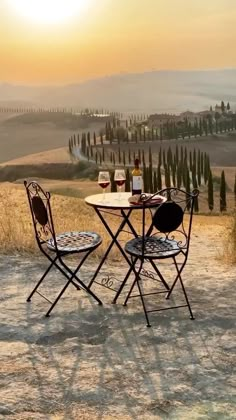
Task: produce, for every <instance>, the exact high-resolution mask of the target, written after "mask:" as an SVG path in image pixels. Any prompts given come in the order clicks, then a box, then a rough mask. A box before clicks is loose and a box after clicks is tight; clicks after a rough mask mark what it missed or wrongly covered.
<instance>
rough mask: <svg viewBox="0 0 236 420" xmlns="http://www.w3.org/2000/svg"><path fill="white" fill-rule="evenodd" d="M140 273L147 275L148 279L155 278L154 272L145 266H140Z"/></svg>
mask: <svg viewBox="0 0 236 420" xmlns="http://www.w3.org/2000/svg"><path fill="white" fill-rule="evenodd" d="M140 274H141V276H144V277H148V278H149V279H152V280H154V279H155V275H154V273H153V272H152V271H150V270H147V269H146V268H142V270H141V273H140Z"/></svg>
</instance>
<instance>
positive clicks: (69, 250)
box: [24, 181, 102, 317]
mask: <svg viewBox="0 0 236 420" xmlns="http://www.w3.org/2000/svg"><path fill="white" fill-rule="evenodd" d="M24 186H25V189H26V192H27V197H28V201H29V206H30V211H31V216H32V221H33V226H34V232H35V238H36V241H37V244H38V247H39V249H40V251H41V252H42V253H43V254H44V255H45V257H46V258H47V259H48V260H49V261H50V265H49V266H48V268H47V269H46V271H45V273H44V274H43V276H42V277H41V278H40V280H39V281H38V283H37V284H36V286H35V287H34V289H33V290H32V292H31V293H30V295H29V297H28V298H27V301H28V302H29V301H30V300H31V298H32V296H33V295H34V293H38V294H39V295H40V296H42V297H43V298H44V299H45V300H47V301H48V302H49V303H51V307H50V308H49V310H48V311H47V313H46V316H47V317H48V316H49V315H50V313H51V311H52V309H53V308H54V306H55V305H56V304H57V302H58V301H59V299H60V298H61V297H62V295H63V294H64V292H65V291H66V289H67V287H68V286H69V285H70V284H72V285H73V286H74V287H75V288H76V289H77V290H80V289H82V290H84V291H86V292H87V293H88V294H89V295H90V296H92V298H94V299H95V300H96V301H97V302H98V304H100V305H102V302H101V301H100V299H98V297H97V296H96V295H95V294H94V293H93V292H92V291H91V290H90V289H89V288H88V287H87V286H86V285H85V284H84V282H83V281H82V280H81V279H80V278H79V277H78V275H77V273H78V272H79V270H80V268H81V267H82V265H83V264H84V262H85V261H86V259H87V257H88V256H89V255H90V254H91V252H92V251H94V250H95V249H96V248H97V247H98V246H99V245H100V244H101V242H102V239H101V237H100V236H99V235H98V234H97V233H95V232H65V233H61V234H59V235H56V233H55V229H54V223H53V217H52V210H51V205H50V193H49V192H44V190H43V189H42V187H41V186H40V185H39V184H38V183H37V182H35V181H32V182H29V183H28V182H27V181H24ZM79 253H82V254H83V255H82V256H81V260H80V262H79V264H78V266H77V268H76V269H75V270H72V269H71V268H70V267H69V266H68V264H67V263H66V262H65V261H64V258H65V257H66V256H68V255H71V254H79ZM52 267H56V268H57V269H58V270H59V271H60V272H61V273H62V274H63V275H64V276H65V277H66V279H67V282H66V284H65V285H64V287H63V288H62V290H61V291H60V293H59V294H58V296H57V297H56V299H55V300H54V302H51V301H50V300H49V299H48V298H47V297H46V296H44V295H43V294H41V293H40V292H39V291H38V287H39V286H40V284H41V283H42V282H43V280H44V279H45V277H46V276H47V274H48V273H49V271H50V270H51V268H52Z"/></svg>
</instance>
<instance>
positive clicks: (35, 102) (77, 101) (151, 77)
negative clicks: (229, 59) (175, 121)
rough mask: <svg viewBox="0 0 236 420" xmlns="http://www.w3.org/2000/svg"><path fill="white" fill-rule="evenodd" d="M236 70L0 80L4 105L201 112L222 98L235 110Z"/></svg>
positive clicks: (165, 71)
mask: <svg viewBox="0 0 236 420" xmlns="http://www.w3.org/2000/svg"><path fill="white" fill-rule="evenodd" d="M235 92H236V69H221V70H191V71H188V70H184V71H182V70H181V71H180V70H179V71H171V70H162V71H148V72H144V73H125V74H115V75H111V76H106V77H102V78H98V79H93V80H87V81H85V82H81V83H73V84H68V85H64V86H63V85H62V86H27V85H13V84H9V83H0V106H11V105H13V106H15V104H16V103H17V104H18V105H20V104H21V103H22V104H23V105H24V104H27V103H28V104H30V106H32V107H34V106H35V107H77V108H85V107H93V108H106V109H109V110H111V111H121V112H131V113H135V112H143V113H152V112H173V113H176V112H182V111H185V110H186V109H191V110H192V111H199V110H201V109H202V108H207V109H208V108H209V106H210V105H212V106H214V105H215V104H216V103H219V101H220V100H224V101H229V102H230V104H231V108H233V109H236V93H235Z"/></svg>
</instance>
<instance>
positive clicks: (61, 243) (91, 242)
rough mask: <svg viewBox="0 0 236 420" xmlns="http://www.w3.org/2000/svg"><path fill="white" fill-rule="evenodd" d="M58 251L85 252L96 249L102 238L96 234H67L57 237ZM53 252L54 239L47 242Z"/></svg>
mask: <svg viewBox="0 0 236 420" xmlns="http://www.w3.org/2000/svg"><path fill="white" fill-rule="evenodd" d="M56 242H57V249H58V251H60V252H83V251H87V250H89V249H91V248H96V247H97V246H98V245H99V244H100V243H101V242H102V238H101V237H100V236H99V235H98V234H97V233H95V232H65V233H61V234H60V235H57V236H56ZM47 246H48V248H49V249H50V250H51V251H55V245H54V240H53V238H51V239H49V240H48V241H47Z"/></svg>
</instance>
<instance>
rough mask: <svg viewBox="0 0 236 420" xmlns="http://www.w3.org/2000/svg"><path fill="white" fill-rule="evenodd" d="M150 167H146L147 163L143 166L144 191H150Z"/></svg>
mask: <svg viewBox="0 0 236 420" xmlns="http://www.w3.org/2000/svg"><path fill="white" fill-rule="evenodd" d="M148 181H149V180H148V168H147V167H146V165H144V167H143V188H144V192H148V191H149V183H148Z"/></svg>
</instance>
